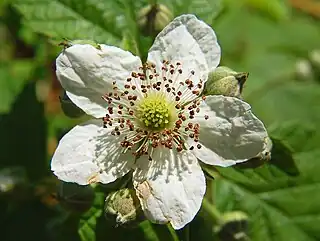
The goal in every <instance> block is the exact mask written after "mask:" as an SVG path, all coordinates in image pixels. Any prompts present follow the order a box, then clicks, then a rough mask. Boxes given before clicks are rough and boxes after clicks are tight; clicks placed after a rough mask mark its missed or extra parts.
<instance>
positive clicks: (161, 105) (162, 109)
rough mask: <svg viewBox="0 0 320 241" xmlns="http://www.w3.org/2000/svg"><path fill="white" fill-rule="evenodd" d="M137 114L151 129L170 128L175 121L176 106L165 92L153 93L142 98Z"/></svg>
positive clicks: (143, 123)
mask: <svg viewBox="0 0 320 241" xmlns="http://www.w3.org/2000/svg"><path fill="white" fill-rule="evenodd" d="M137 116H138V117H139V119H140V121H141V123H142V125H144V126H145V127H146V128H148V129H149V130H156V131H159V130H162V129H165V128H169V127H170V125H171V124H172V123H173V121H174V106H172V105H170V103H169V102H168V101H167V99H166V97H165V96H164V95H163V94H157V93H155V94H153V95H149V96H147V97H146V98H144V99H142V100H141V101H140V103H139V104H138V106H137Z"/></svg>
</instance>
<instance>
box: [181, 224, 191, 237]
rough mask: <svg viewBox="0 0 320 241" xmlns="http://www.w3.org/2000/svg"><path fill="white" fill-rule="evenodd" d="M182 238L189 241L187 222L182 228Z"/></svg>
mask: <svg viewBox="0 0 320 241" xmlns="http://www.w3.org/2000/svg"><path fill="white" fill-rule="evenodd" d="M183 233H184V235H183V240H182V241H190V226H189V224H188V225H187V226H186V227H185V228H184V229H183Z"/></svg>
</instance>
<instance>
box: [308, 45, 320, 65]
mask: <svg viewBox="0 0 320 241" xmlns="http://www.w3.org/2000/svg"><path fill="white" fill-rule="evenodd" d="M309 57H310V62H311V63H312V65H314V67H315V68H317V69H318V70H320V49H315V50H312V51H311V53H310V56H309Z"/></svg>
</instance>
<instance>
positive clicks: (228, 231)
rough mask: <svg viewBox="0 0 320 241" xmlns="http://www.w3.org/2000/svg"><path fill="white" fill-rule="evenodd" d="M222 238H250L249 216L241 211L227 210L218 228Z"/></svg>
mask: <svg viewBox="0 0 320 241" xmlns="http://www.w3.org/2000/svg"><path fill="white" fill-rule="evenodd" d="M216 232H217V234H218V236H219V239H220V240H228V241H245V240H248V236H247V232H248V216H247V215H246V214H245V213H244V212H241V211H233V212H227V213H225V214H223V216H222V223H221V224H220V225H219V226H218V228H217V229H216Z"/></svg>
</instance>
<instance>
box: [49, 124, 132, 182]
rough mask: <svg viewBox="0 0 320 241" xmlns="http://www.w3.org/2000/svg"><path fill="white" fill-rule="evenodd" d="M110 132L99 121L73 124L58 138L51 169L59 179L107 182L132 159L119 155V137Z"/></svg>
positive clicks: (128, 164)
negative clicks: (73, 125) (72, 126)
mask: <svg viewBox="0 0 320 241" xmlns="http://www.w3.org/2000/svg"><path fill="white" fill-rule="evenodd" d="M110 131H111V129H109V128H103V127H102V123H101V121H100V120H91V121H88V122H86V123H83V124H82V125H78V126H76V127H74V128H73V129H72V130H71V131H69V132H68V133H67V134H66V135H65V136H64V137H63V138H62V139H61V140H60V142H59V145H58V147H57V149H56V151H55V153H54V155H53V157H52V161H51V170H52V171H53V172H54V174H55V175H56V176H57V177H58V178H59V179H60V180H62V181H65V182H75V183H78V184H80V185H86V184H89V183H93V182H101V183H109V182H113V181H115V180H116V179H117V178H119V177H122V176H123V175H125V174H126V173H128V172H129V171H130V169H131V168H132V165H133V162H134V160H133V158H132V156H131V155H129V154H121V147H120V140H119V138H120V137H115V136H113V135H111V134H110ZM130 157H131V158H130Z"/></svg>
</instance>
